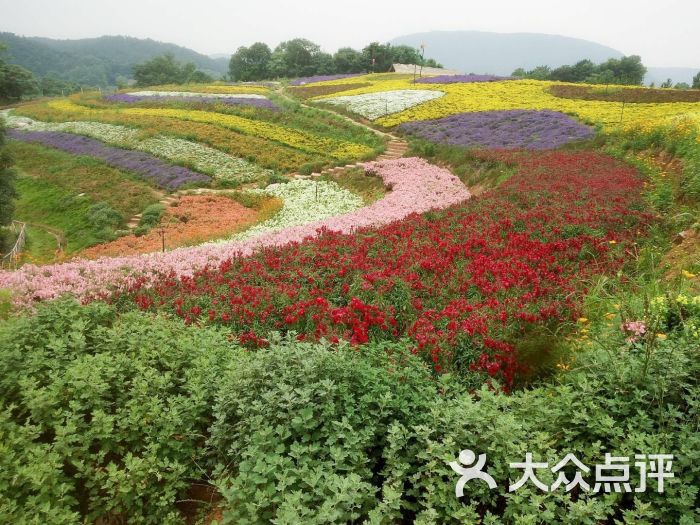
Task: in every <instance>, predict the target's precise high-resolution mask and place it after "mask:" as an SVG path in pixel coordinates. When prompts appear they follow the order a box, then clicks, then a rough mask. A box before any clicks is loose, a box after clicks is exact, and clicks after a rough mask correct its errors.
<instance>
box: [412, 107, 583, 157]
mask: <svg viewBox="0 0 700 525" xmlns="http://www.w3.org/2000/svg"><path fill="white" fill-rule="evenodd" d="M399 129H400V130H401V131H403V132H404V133H407V134H409V135H413V136H415V137H419V138H422V139H425V140H429V141H431V142H436V143H440V144H448V145H451V146H465V147H470V148H487V149H518V148H524V149H551V148H557V147H559V146H562V145H564V144H566V143H568V142H572V141H575V140H582V139H587V138H590V137H592V136H593V134H594V133H593V130H592V129H591V128H589V127H588V126H585V125H583V124H581V123H579V122H577V121H575V120H574V119H572V118H571V117H569V116H567V115H564V114H563V113H559V112H557V111H549V110H543V111H534V110H521V109H516V110H510V111H479V112H475V113H460V114H457V115H450V116H449V117H445V118H441V119H436V120H423V121H417V122H407V123H405V124H401V125H400V126H399Z"/></svg>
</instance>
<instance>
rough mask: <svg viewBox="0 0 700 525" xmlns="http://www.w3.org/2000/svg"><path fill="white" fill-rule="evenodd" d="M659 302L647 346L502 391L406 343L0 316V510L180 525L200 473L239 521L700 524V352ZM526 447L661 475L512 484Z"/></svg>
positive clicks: (99, 311) (69, 313)
mask: <svg viewBox="0 0 700 525" xmlns="http://www.w3.org/2000/svg"><path fill="white" fill-rule="evenodd" d="M676 303H677V305H675V306H673V307H671V306H669V307H668V309H667V310H663V312H665V314H664V315H663V316H661V318H663V320H664V321H663V322H664V323H665V324H664V328H665V329H666V330H668V338H667V339H665V340H663V341H661V342H660V343H658V344H657V346H656V348H655V351H654V352H653V354H651V356H649V355H648V354H647V353H646V352H645V351H644V350H643V348H642V347H639V346H638V345H637V344H636V343H635V344H630V343H627V342H625V341H624V339H623V336H622V335H621V334H619V335H618V336H617V338H615V337H610V338H609V340H610V345H609V347H607V348H605V349H600V348H596V347H587V346H582V347H581V348H582V349H581V350H579V351H578V352H577V356H578V357H577V362H576V367H575V368H574V370H572V371H570V372H566V373H561V374H559V375H557V376H555V377H554V378H553V379H551V380H550V381H549V382H548V383H542V384H540V385H536V386H534V387H532V388H530V389H528V390H522V391H517V392H515V393H513V394H512V395H504V394H501V393H497V392H496V391H494V390H493V389H489V388H486V387H484V388H483V389H481V390H478V391H475V392H474V391H469V390H467V389H466V388H465V386H464V385H463V384H461V383H460V382H458V380H457V378H455V377H452V376H449V375H445V376H441V377H439V378H437V379H436V378H434V377H433V376H431V374H430V373H429V371H428V370H427V369H426V367H425V364H424V363H423V361H422V360H421V359H419V358H417V357H415V356H413V355H412V354H411V352H410V351H409V350H408V349H407V345H406V344H405V343H403V342H398V343H382V344H369V345H364V346H362V347H349V346H342V347H336V346H330V345H326V344H322V343H321V344H319V343H315V344H311V343H304V342H299V341H296V340H292V339H285V340H281V341H280V340H277V339H275V338H274V337H271V344H270V347H269V348H267V349H264V350H260V351H258V352H255V353H253V352H243V351H242V350H240V349H239V348H238V347H236V346H234V345H232V344H231V343H230V342H229V340H228V337H227V335H226V334H225V333H224V332H222V331H220V330H218V329H211V328H199V327H196V326H185V325H184V324H182V323H181V322H180V321H177V320H170V319H166V318H162V317H154V316H150V315H147V314H144V313H138V312H130V313H128V314H124V315H121V316H120V315H119V314H118V313H117V312H116V311H115V309H114V307H112V306H108V305H105V304H102V303H93V304H91V305H89V306H79V305H78V304H76V303H75V302H72V301H66V300H62V301H58V302H54V303H50V304H47V305H44V306H41V307H40V308H39V309H38V311H37V313H36V314H35V315H33V316H31V317H24V318H11V319H10V320H8V321H5V322H3V323H1V324H0V348H2V349H3V351H2V352H0V392H1V393H2V394H1V398H0V399H1V400H2V404H1V405H0V453H1V454H0V458H1V459H0V515H2V516H3V518H4V517H7V520H8V521H9V522H11V523H20V524H25V523H26V524H32V525H34V524H37V525H38V524H40V523H41V524H44V523H46V524H49V525H59V524H60V525H62V524H67V523H76V522H90V523H92V522H95V521H97V520H100V521H101V522H103V523H105V522H109V523H122V522H128V523H135V524H156V523H158V524H175V523H183V522H184V517H183V515H182V514H181V512H180V511H179V510H178V506H177V505H176V502H177V501H178V500H181V499H185V498H186V497H187V496H186V494H187V492H188V489H189V488H190V487H191V486H192V484H193V483H206V482H207V481H208V480H212V482H213V483H214V484H215V485H216V486H217V487H218V488H219V490H220V493H221V496H222V499H221V500H220V501H219V502H218V503H217V505H218V506H220V507H221V510H222V511H223V515H224V521H225V522H227V523H237V524H238V523H241V524H244V523H270V522H274V523H279V524H290V525H291V524H297V523H305V524H306V523H308V524H313V523H349V522H355V523H360V522H366V523H374V524H393V523H423V524H428V523H441V524H450V523H490V524H494V525H495V524H501V523H508V524H510V523H513V524H526V523H533V524H558V523H577V524H591V525H597V524H600V523H620V524H630V525H631V524H639V523H649V524H652V523H653V524H666V523H669V524H670V523H681V524H683V525H686V524H687V525H690V524H692V523H695V522H696V521H697V520H698V519H700V515H699V514H698V510H697V509H698V508H700V505H699V504H700V499H699V498H698V487H700V472H699V471H698V470H697V464H698V462H699V461H700V434H698V428H700V420H699V415H698V409H699V408H700V360H699V359H698V356H697V337H698V333H697V332H698V330H691V329H688V327H689V326H695V324H694V323H695V321H700V300H698V301H694V300H691V299H688V304H687V305H686V301H685V299H678V300H677V301H676ZM696 303H697V304H696ZM679 305H680V306H679ZM678 308H681V314H682V316H683V317H684V321H683V322H678V321H677V320H674V319H675V318H673V315H671V313H670V312H671V311H673V310H674V309H678ZM672 318H673V319H672ZM698 326H700V324H699V325H698ZM611 330H612V328H611ZM618 332H619V330H618ZM583 348H592V349H589V350H586V351H584V350H583ZM647 370H648V373H647ZM465 448H469V449H471V450H474V451H475V452H478V453H485V454H487V455H488V463H487V468H488V472H489V473H490V474H491V475H492V476H493V477H494V478H495V479H496V481H497V483H498V488H497V489H494V490H489V489H488V488H487V487H486V485H485V484H483V483H479V482H473V483H469V484H468V485H467V496H466V497H465V498H463V499H457V498H456V497H455V494H454V487H455V483H456V481H457V479H458V477H457V475H456V474H455V473H454V472H452V470H451V469H450V467H449V465H448V463H449V462H450V461H453V460H455V458H456V457H457V455H458V454H459V451H460V450H462V449H465ZM526 452H531V453H532V454H533V456H534V459H535V460H541V461H548V462H549V463H550V465H553V464H554V463H555V462H557V461H559V460H560V459H562V458H563V457H564V456H565V455H566V454H567V453H573V454H575V455H576V457H577V458H578V459H579V460H581V461H582V462H583V463H584V464H586V465H588V466H591V467H592V466H593V465H595V464H596V463H598V462H600V461H601V459H602V457H603V456H604V454H605V452H611V453H614V454H616V455H623V456H624V455H627V456H631V455H633V454H635V453H659V452H667V453H672V454H674V455H675V456H676V458H675V461H674V465H673V471H674V474H675V478H673V479H670V480H666V491H665V493H663V494H658V493H657V492H656V491H655V490H654V488H653V487H650V488H649V489H648V490H647V492H646V493H643V494H634V495H630V494H618V493H611V494H603V495H595V494H590V493H576V492H572V493H564V492H563V491H558V492H554V493H547V494H545V493H541V492H539V489H536V488H534V487H533V485H531V484H528V485H526V486H525V487H523V488H522V489H520V490H519V491H517V492H513V493H509V492H508V491H507V487H508V483H509V481H510V482H513V481H515V480H514V479H509V477H512V476H515V475H516V474H518V473H519V471H516V470H513V469H510V467H509V463H510V462H513V461H522V460H523V459H524V457H525V453H526ZM541 472H542V471H538V475H539V477H540V479H542V480H543V481H544V482H545V483H551V482H552V481H553V480H552V479H551V478H552V474H551V472H549V471H547V472H544V473H543V474H542V473H541Z"/></svg>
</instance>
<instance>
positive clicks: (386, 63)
mask: <svg viewBox="0 0 700 525" xmlns="http://www.w3.org/2000/svg"><path fill="white" fill-rule="evenodd" d="M393 63H394V60H393V56H392V54H391V45H389V44H380V43H379V42H372V43H370V44H369V45H367V46H365V48H364V49H363V50H362V67H363V69H364V70H366V71H370V72H372V73H377V72H379V73H383V72H386V71H389V68H390V67H391V65H392V64H393Z"/></svg>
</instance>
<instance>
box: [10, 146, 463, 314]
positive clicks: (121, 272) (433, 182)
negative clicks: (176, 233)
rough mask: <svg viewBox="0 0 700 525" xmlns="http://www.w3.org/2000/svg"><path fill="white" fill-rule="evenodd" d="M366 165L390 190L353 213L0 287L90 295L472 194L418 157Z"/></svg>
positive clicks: (27, 299) (39, 273)
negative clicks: (323, 230)
mask: <svg viewBox="0 0 700 525" xmlns="http://www.w3.org/2000/svg"><path fill="white" fill-rule="evenodd" d="M365 168H366V169H367V170H371V171H372V172H374V173H376V175H378V176H379V177H381V178H382V180H383V181H384V184H385V185H386V186H387V187H388V188H389V189H391V191H390V192H389V193H387V195H386V196H385V197H384V198H383V199H381V200H379V201H377V202H375V203H373V204H371V205H370V206H366V207H364V208H361V209H359V210H355V211H353V212H351V213H347V214H344V215H339V216H337V217H332V218H329V219H324V220H322V221H317V222H313V223H310V224H304V225H301V226H294V227H291V228H287V229H285V230H282V231H280V232H274V233H268V234H263V235H260V236H258V237H254V238H251V239H246V240H244V241H235V242H225V243H219V244H204V245H201V246H197V247H194V248H180V249H177V250H173V251H170V252H166V253H156V254H149V255H139V256H130V257H114V258H108V257H105V258H101V259H97V260H92V261H88V260H84V259H78V260H75V261H71V262H68V263H63V264H54V265H48V266H35V265H25V266H23V267H22V268H20V269H19V270H17V271H14V272H0V288H6V289H10V290H12V291H13V292H14V293H15V297H16V302H17V303H18V304H20V305H29V304H31V303H32V302H34V301H41V300H47V299H52V298H55V297H58V296H60V295H62V294H71V295H73V296H75V297H78V298H80V299H89V298H91V297H97V296H100V295H102V294H105V293H109V292H110V291H114V290H124V289H126V288H128V287H129V286H130V285H131V284H132V283H134V282H135V280H136V279H137V278H138V277H142V276H144V275H146V276H147V275H149V274H151V275H158V274H167V273H170V272H175V273H176V274H177V275H191V274H192V272H194V271H195V270H197V269H201V268H203V267H205V266H207V265H210V266H212V265H218V264H220V263H221V262H223V261H225V260H227V259H230V258H232V257H236V256H245V255H248V254H250V253H252V252H253V250H255V249H257V248H260V247H263V246H281V245H284V244H288V243H292V242H301V241H303V240H304V239H305V238H307V237H314V236H316V235H318V232H319V230H321V229H327V230H331V231H339V232H342V233H352V232H353V231H354V230H356V229H358V228H364V227H370V226H379V225H382V224H388V223H390V222H394V221H397V220H400V219H402V218H404V217H406V216H408V215H410V214H412V213H423V212H426V211H429V210H432V209H436V208H446V207H448V206H452V205H454V204H458V203H460V202H463V201H465V200H467V199H469V197H470V193H469V191H468V190H467V188H466V187H465V186H464V185H463V184H462V182H461V181H460V180H459V179H458V178H457V177H455V176H454V175H452V173H450V172H449V171H448V170H445V169H443V168H439V167H437V166H433V165H431V164H429V163H428V162H426V161H424V160H422V159H418V158H406V159H396V160H391V161H386V162H370V163H367V164H365Z"/></svg>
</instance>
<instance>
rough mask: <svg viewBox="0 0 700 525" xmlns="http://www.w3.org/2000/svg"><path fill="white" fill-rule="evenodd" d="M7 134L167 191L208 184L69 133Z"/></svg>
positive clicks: (153, 159)
mask: <svg viewBox="0 0 700 525" xmlns="http://www.w3.org/2000/svg"><path fill="white" fill-rule="evenodd" d="M7 135H8V137H10V138H13V139H15V140H21V141H24V142H32V143H35V144H41V145H43V146H49V147H52V148H56V149H60V150H63V151H66V152H68V153H73V154H74V155H86V156H89V157H95V158H98V159H100V160H102V161H104V162H105V163H106V164H109V165H110V166H113V167H115V168H119V169H124V170H129V171H133V172H135V173H136V174H138V175H139V176H141V177H142V178H144V179H146V180H150V181H152V182H153V183H155V184H157V185H158V186H161V187H163V188H167V189H177V188H179V187H180V186H183V185H185V184H189V183H192V182H208V181H209V180H210V178H209V177H207V176H206V175H202V174H201V173H197V172H195V171H192V170H190V169H187V168H184V167H182V166H173V165H172V164H167V163H165V162H163V161H162V160H160V159H158V158H157V157H154V156H153V155H149V154H148V153H142V152H140V151H132V150H128V149H120V148H114V147H112V146H107V145H105V144H103V143H102V142H100V141H98V140H95V139H91V138H88V137H82V136H80V135H74V134H72V133H62V132H59V131H17V130H13V129H10V130H8V131H7Z"/></svg>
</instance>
